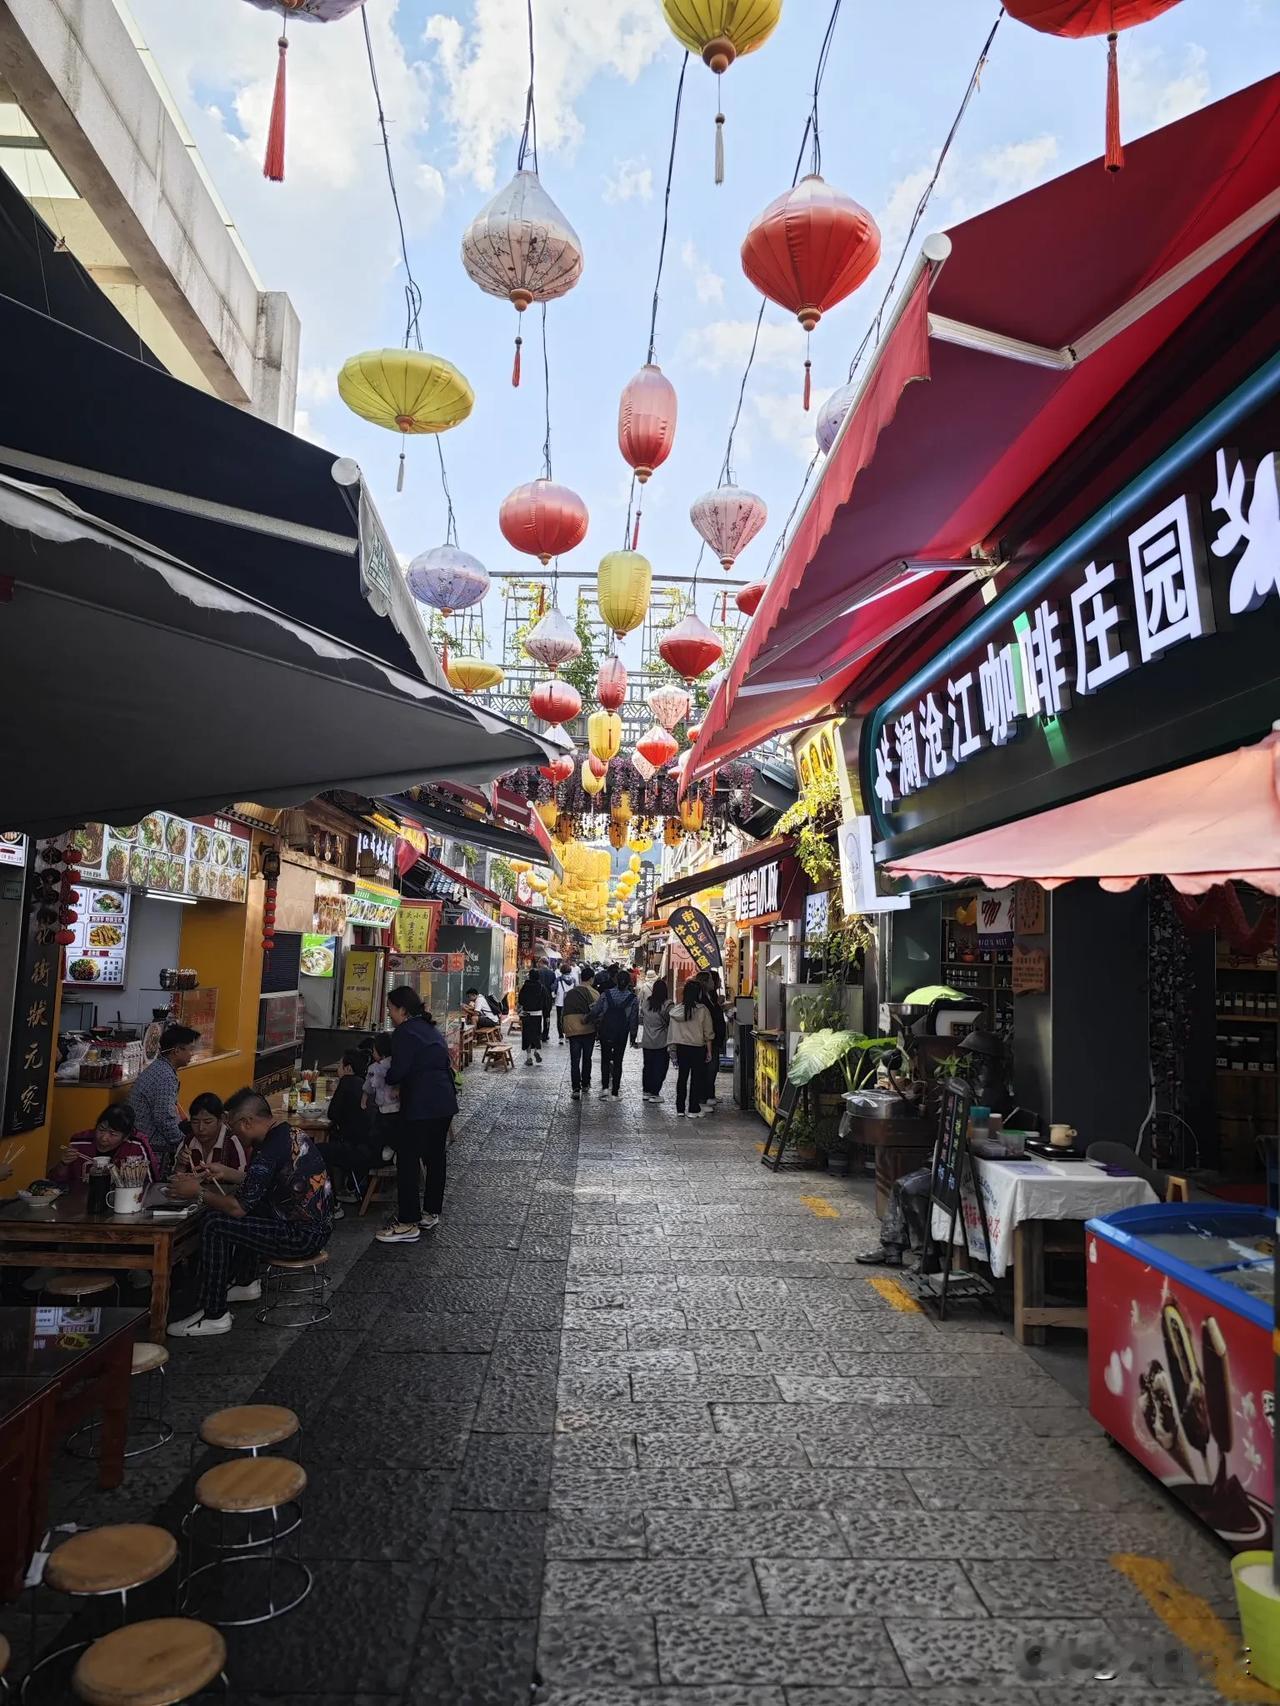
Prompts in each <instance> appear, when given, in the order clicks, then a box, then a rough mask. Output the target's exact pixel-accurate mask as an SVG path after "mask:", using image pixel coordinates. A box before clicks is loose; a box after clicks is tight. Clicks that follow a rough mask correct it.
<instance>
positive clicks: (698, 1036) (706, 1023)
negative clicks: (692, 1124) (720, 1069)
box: [667, 977, 715, 1120]
mask: <svg viewBox="0 0 1280 1706" xmlns="http://www.w3.org/2000/svg"><path fill="white" fill-rule="evenodd" d="M703 995H704V991H703V990H702V987H701V985H700V984H699V983H698V982H697V980H696V979H695V978H692V977H691V978H689V979H688V981H687V982H686V984H685V986H684V988H683V989H682V990H681V992H680V998H681V1005H680V1006H674V1005H673V1006H672V1008H671V1013H670V1016H669V1018H668V1020H667V1042H668V1045H669V1047H670V1049H671V1055H672V1058H673V1059H674V1061H675V1063H676V1116H677V1118H679V1119H683V1118H684V1117H685V1097H686V1094H687V1095H688V1101H689V1118H690V1119H691V1120H697V1119H701V1118H702V1109H701V1106H700V1105H699V1102H698V1090H699V1087H700V1086H701V1085H702V1084H703V1083H705V1081H706V1065H707V1062H708V1061H710V1059H711V1044H712V1042H713V1041H714V1040H715V1026H714V1025H713V1023H712V1020H711V1009H710V1008H709V1007H708V1006H707V1004H706V1002H705V1000H704V999H703Z"/></svg>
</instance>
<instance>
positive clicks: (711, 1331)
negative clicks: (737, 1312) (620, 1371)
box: [627, 1327, 758, 1352]
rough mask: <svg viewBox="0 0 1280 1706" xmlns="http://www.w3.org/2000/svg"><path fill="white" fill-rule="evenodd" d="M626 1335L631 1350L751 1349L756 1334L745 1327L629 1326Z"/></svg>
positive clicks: (755, 1339) (752, 1349)
mask: <svg viewBox="0 0 1280 1706" xmlns="http://www.w3.org/2000/svg"><path fill="white" fill-rule="evenodd" d="M627 1339H628V1342H629V1343H630V1345H631V1347H632V1349H634V1350H676V1351H680V1350H689V1351H694V1352H697V1351H702V1350H713V1349H714V1350H724V1351H728V1350H743V1351H748V1352H751V1351H754V1350H755V1349H756V1345H757V1342H758V1341H757V1337H756V1334H755V1333H753V1332H752V1331H751V1329H750V1328H748V1327H684V1328H676V1327H632V1328H630V1329H629V1330H628V1333H627Z"/></svg>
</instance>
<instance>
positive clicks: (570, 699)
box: [529, 675, 582, 723]
mask: <svg viewBox="0 0 1280 1706" xmlns="http://www.w3.org/2000/svg"><path fill="white" fill-rule="evenodd" d="M529 709H530V710H531V711H532V712H533V714H534V716H535V717H539V718H541V720H542V721H543V722H544V723H568V722H571V721H572V720H573V718H574V717H576V716H577V715H578V713H579V712H580V711H581V710H582V695H581V694H580V693H579V692H578V689H577V688H576V687H573V686H571V685H570V683H569V682H567V681H561V679H560V677H559V676H558V675H556V676H552V678H551V680H550V681H540V682H539V683H538V685H537V686H536V687H535V688H534V690H533V692H532V693H530V695H529Z"/></svg>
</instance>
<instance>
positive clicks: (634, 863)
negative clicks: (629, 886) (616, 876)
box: [627, 853, 641, 877]
mask: <svg viewBox="0 0 1280 1706" xmlns="http://www.w3.org/2000/svg"><path fill="white" fill-rule="evenodd" d="M640 865H641V859H640V855H639V854H638V853H633V854H632V855H631V857H630V858H629V859H628V860H627V869H628V870H629V871H630V872H631V874H632V876H635V877H638V876H639V875H640Z"/></svg>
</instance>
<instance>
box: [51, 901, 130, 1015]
mask: <svg viewBox="0 0 1280 1706" xmlns="http://www.w3.org/2000/svg"><path fill="white" fill-rule="evenodd" d="M77 892H78V893H79V896H80V904H79V906H78V907H77V908H76V910H77V912H78V913H79V915H80V916H79V917H78V918H77V919H76V922H75V923H74V924H73V925H72V926H71V928H72V930H73V931H74V932H75V941H74V942H71V943H69V944H68V946H67V957H66V961H65V967H66V969H65V971H64V973H63V979H62V981H63V982H64V983H68V984H88V983H92V984H94V985H96V986H97V987H98V988H100V989H121V988H123V987H124V965H125V955H126V952H127V950H128V946H129V895H128V893H127V891H126V892H123V893H122V892H121V891H120V890H118V889H100V888H94V887H93V886H92V885H91V884H88V883H79V884H78V885H77Z"/></svg>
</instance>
